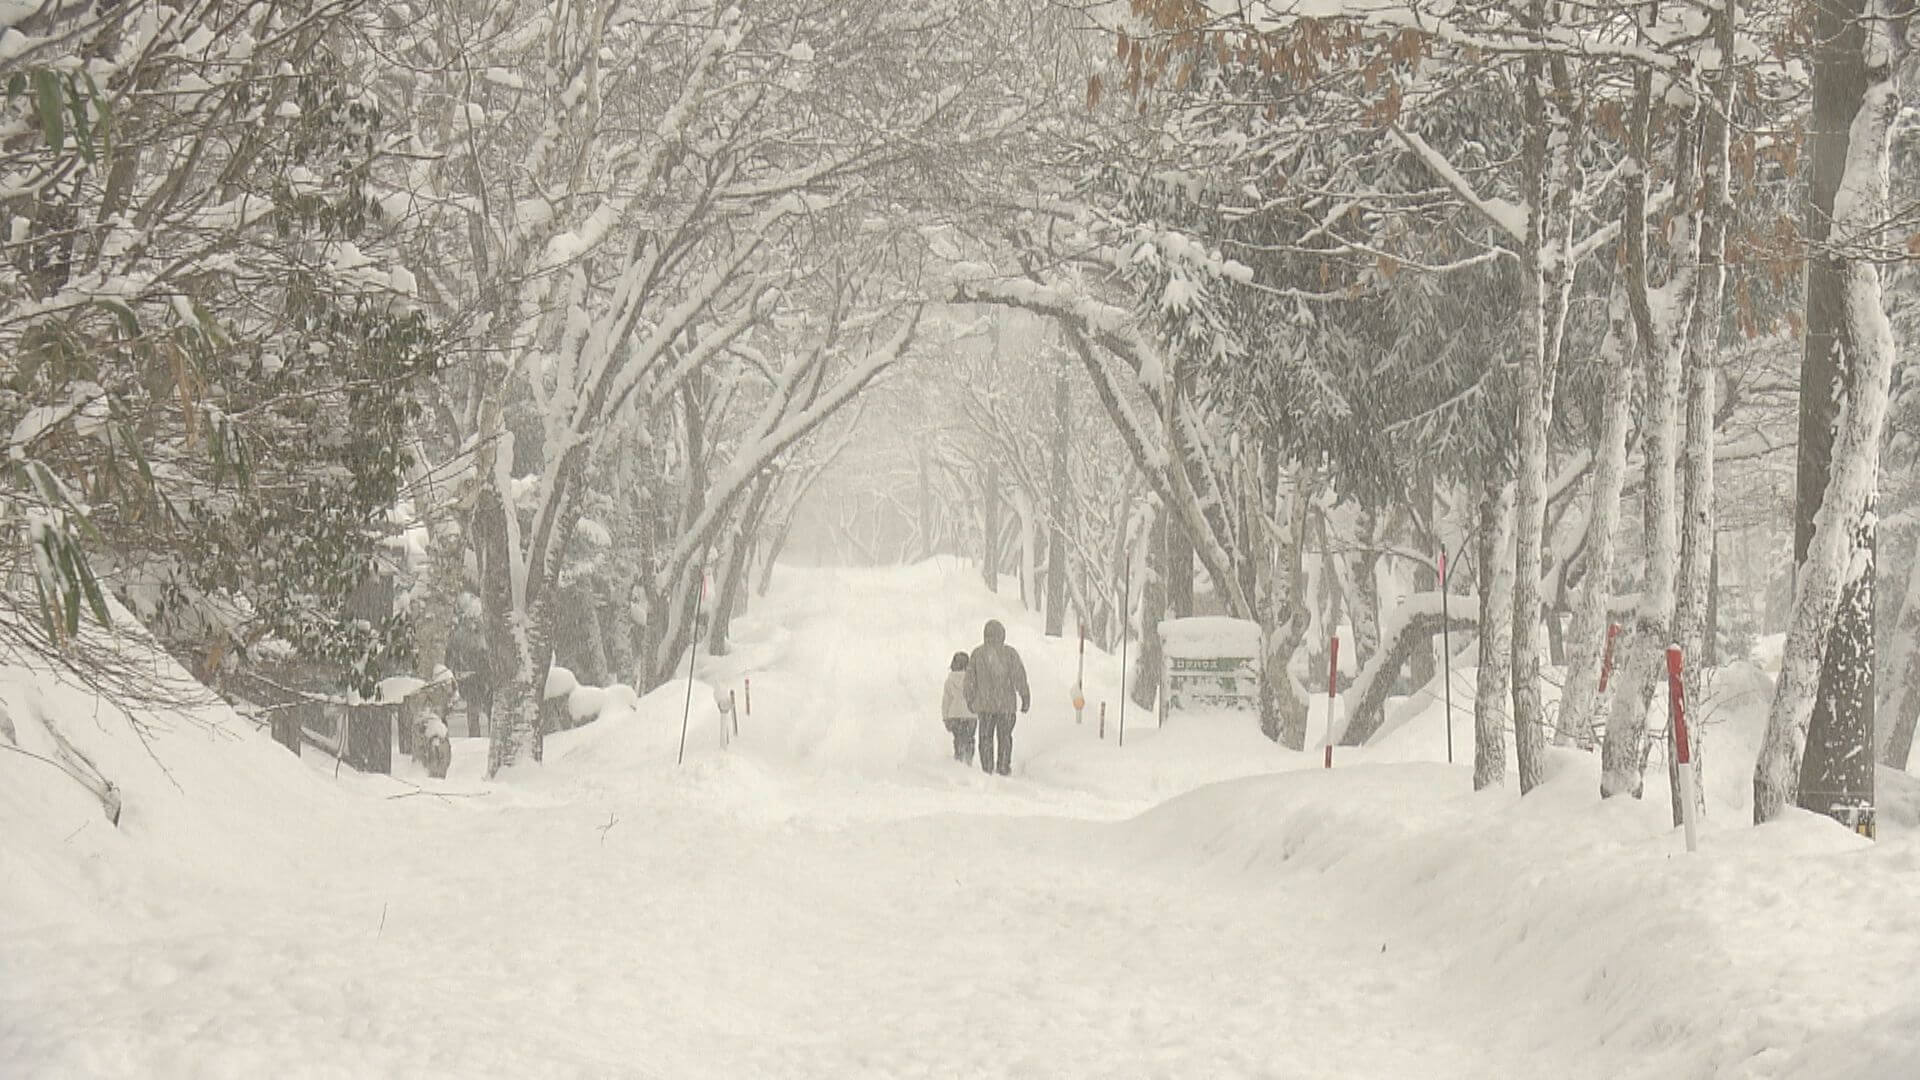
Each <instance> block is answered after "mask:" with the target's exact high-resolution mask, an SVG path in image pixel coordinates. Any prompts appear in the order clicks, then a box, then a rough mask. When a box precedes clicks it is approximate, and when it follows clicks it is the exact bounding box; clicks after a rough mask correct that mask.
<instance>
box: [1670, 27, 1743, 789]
mask: <svg viewBox="0 0 1920 1080" xmlns="http://www.w3.org/2000/svg"><path fill="white" fill-rule="evenodd" d="M1737 2H1738V0H1726V4H1725V7H1724V8H1722V10H1720V11H1719V12H1716V13H1714V15H1713V28H1714V39H1715V41H1716V42H1717V43H1718V45H1719V47H1720V49H1721V55H1722V56H1732V55H1734V52H1733V49H1734V45H1735V42H1734V21H1735V19H1736V18H1737V6H1736V5H1737ZM1709 86H1710V88H1711V91H1712V96H1713V102H1712V104H1710V105H1709V106H1708V107H1707V109H1706V115H1705V117H1704V119H1703V124H1704V129H1703V131H1702V134H1701V140H1700V151H1701V162H1702V172H1701V177H1702V180H1703V181H1704V186H1705V188H1706V205H1705V206H1704V207H1703V208H1702V210H1701V214H1700V271H1699V275H1700V276H1699V280H1698V283H1697V285H1696V287H1695V290H1696V291H1695V294H1694V298H1695V302H1696V305H1697V306H1696V309H1695V311H1694V315H1693V322H1692V326H1691V327H1690V333H1691V341H1690V343H1689V346H1688V349H1687V357H1686V394H1687V403H1686V417H1687V419H1686V453H1685V455H1684V462H1683V465H1682V472H1683V474H1684V484H1683V487H1682V493H1683V495H1684V497H1685V500H1686V502H1685V509H1684V512H1683V515H1682V518H1681V535H1680V576H1679V594H1678V596H1677V597H1676V599H1675V605H1674V613H1673V622H1674V628H1673V637H1674V640H1675V641H1677V642H1678V643H1679V645H1680V649H1681V654H1682V656H1683V657H1684V660H1685V664H1684V668H1683V672H1682V687H1683V692H1684V694H1685V697H1686V701H1687V703H1688V704H1689V705H1694V706H1697V705H1698V704H1699V702H1700V700H1701V694H1700V691H1701V688H1702V687H1703V686H1704V685H1705V681H1704V673H1705V672H1706V671H1707V664H1708V657H1707V642H1708V637H1707V635H1708V632H1709V631H1708V625H1707V623H1708V620H1707V609H1708V606H1709V604H1710V603H1711V600H1712V586H1713V529H1714V524H1713V452H1714V437H1713V414H1714V381H1715V379H1716V378H1717V377H1718V372H1719V365H1720V327H1721V310H1720V306H1721V302H1722V299H1723V297H1724V296H1725V291H1726V279H1727V273H1726V246H1727V244H1726V240H1727V222H1728V221H1729V220H1730V219H1731V217H1732V214H1733V200H1732V197H1731V193H1730V191H1729V189H1728V183H1729V179H1728V176H1729V167H1730V166H1729V161H1728V151H1729V126H1728V123H1727V117H1728V116H1730V115H1731V114H1732V111H1733V74H1732V72H1731V70H1730V69H1729V68H1727V67H1725V66H1723V67H1721V68H1720V69H1719V71H1718V72H1717V73H1715V74H1714V75H1713V76H1712V78H1711V80H1710V81H1709ZM1693 714H1694V715H1695V716H1698V715H1700V712H1699V710H1698V708H1695V709H1694V710H1693ZM1703 726H1704V725H1702V724H1698V723H1695V724H1693V725H1691V726H1690V727H1689V728H1688V730H1687V735H1688V738H1687V743H1688V748H1687V749H1688V758H1689V760H1690V761H1691V762H1692V768H1693V771H1694V781H1695V782H1694V785H1693V791H1694V804H1695V809H1696V810H1698V811H1699V812H1700V813H1701V814H1702V815H1704V814H1705V812H1706V797H1705V794H1704V793H1705V791H1706V785H1705V784H1704V783H1702V782H1701V781H1700V772H1701V770H1702V768H1703V761H1702V757H1701V753H1700V736H1701V729H1702V728H1703ZM1675 747H1676V750H1677V743H1676V744H1675ZM1667 774H1668V790H1669V793H1670V794H1671V797H1672V801H1673V823H1674V824H1675V825H1679V824H1681V823H1682V821H1683V820H1684V814H1683V810H1682V806H1681V800H1682V799H1683V798H1684V789H1683V788H1682V786H1681V783H1680V767H1679V758H1678V754H1677V752H1674V753H1669V755H1668V758H1667Z"/></svg>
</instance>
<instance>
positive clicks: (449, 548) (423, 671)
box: [407, 496, 467, 758]
mask: <svg viewBox="0 0 1920 1080" xmlns="http://www.w3.org/2000/svg"><path fill="white" fill-rule="evenodd" d="M422 498H425V499H427V501H429V502H431V501H433V500H432V499H431V498H430V497H427V496H422ZM450 501H451V500H449V502H450ZM454 515H455V511H454V509H453V508H452V507H451V506H437V507H434V508H432V509H431V510H429V511H428V512H427V515H426V516H427V521H428V524H427V576H426V580H425V582H424V583H423V585H424V588H422V589H420V590H418V591H416V592H415V593H414V599H413V658H414V674H415V675H417V676H419V677H420V678H421V679H424V680H426V681H427V683H428V684H429V685H428V687H426V688H425V689H422V690H421V691H420V692H419V694H418V695H417V696H416V697H415V698H414V699H413V706H412V708H411V709H409V710H408V712H407V715H408V716H410V717H413V718H415V722H414V728H415V732H414V734H417V733H418V729H419V726H420V724H421V723H422V722H424V720H425V718H426V717H427V716H428V715H434V716H445V715H446V712H447V706H448V704H449V703H451V702H452V701H453V678H452V675H451V673H449V674H448V677H447V679H446V680H445V681H444V682H437V681H436V680H437V679H438V678H439V674H440V672H441V671H443V670H444V669H445V668H446V666H447V644H448V642H449V641H451V640H452V638H453V618H454V609H455V607H456V606H457V605H458V604H459V601H460V586H461V584H462V581H463V579H464V577H465V572H466V565H465V564H466V553H467V545H466V538H465V536H464V535H463V534H462V532H461V529H460V524H459V521H458V520H457V518H456V517H455V516H454ZM421 744H422V740H420V739H412V741H411V744H410V745H411V746H412V748H413V755H414V757H415V758H418V757H419V754H420V750H421Z"/></svg>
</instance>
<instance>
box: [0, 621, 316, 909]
mask: <svg viewBox="0 0 1920 1080" xmlns="http://www.w3.org/2000/svg"><path fill="white" fill-rule="evenodd" d="M121 614H124V613H121ZM128 622H129V623H130V619H129V620H128ZM116 640H117V642H118V647H119V648H120V649H122V650H123V653H124V655H125V656H126V657H128V658H129V659H130V660H131V661H133V662H137V663H138V664H139V665H141V666H143V667H146V668H147V669H148V670H149V672H150V675H149V688H150V690H151V692H152V693H153V694H154V695H155V697H156V698H165V699H169V700H170V701H171V704H170V705H169V706H167V707H149V708H143V709H140V710H138V712H137V714H133V715H130V714H129V713H128V712H127V711H126V710H123V709H122V708H120V707H119V706H117V705H115V704H113V703H112V702H111V701H108V700H107V699H105V698H103V697H102V696H100V695H99V694H96V693H94V692H93V691H91V690H89V689H87V688H86V687H84V686H82V685H80V684H79V683H78V682H77V681H76V680H74V679H73V678H72V677H71V675H68V674H66V673H63V672H61V671H58V670H56V669H54V668H51V667H49V666H48V665H46V664H44V663H42V662H35V661H29V660H26V659H24V658H20V657H15V658H13V659H12V660H11V661H5V662H0V710H3V711H4V713H5V716H6V718H7V720H8V724H9V726H10V729H11V731H12V733H13V742H12V748H9V749H8V750H6V751H4V752H0V829H4V832H5V835H6V837H7V842H6V843H5V844H0V882H3V883H4V892H5V899H6V902H5V903H4V904H0V927H6V928H9V929H12V930H18V929H20V928H22V927H24V926H28V925H33V924H35V923H38V922H41V921H60V922H71V921H74V920H78V919H104V918H107V917H109V916H110V914H111V913H113V912H115V911H121V910H125V909H129V908H132V909H138V910H151V909H150V907H149V905H151V904H153V903H154V902H155V901H156V899H157V898H158V897H160V896H163V895H165V894H166V893H167V892H168V890H167V889H165V888H148V887H147V886H148V885H150V884H151V883H152V879H154V878H156V877H166V878H178V877H179V876H180V875H182V874H187V873H193V874H206V875H209V876H210V877H212V878H213V879H215V880H222V881H224V880H234V881H245V880H264V879H270V878H273V877H278V876H285V875H298V874H300V873H301V872H302V868H303V866H305V865H307V864H308V863H309V861H310V860H308V859H307V858H306V857H305V856H304V855H303V854H302V849H303V848H310V847H311V846H312V845H315V844H319V845H328V844H332V843H335V842H336V840H335V838H336V837H338V836H339V835H340V833H339V830H338V828H337V823H338V822H339V820H340V815H341V814H343V813H346V812H348V811H349V810H350V809H351V807H352V805H353V800H351V799H348V798H345V797H344V796H343V794H342V793H341V792H340V791H339V790H337V789H335V788H334V787H333V785H330V784H328V783H327V782H326V781H325V780H324V778H323V777H321V776H320V775H318V774H317V773H316V772H315V771H314V770H313V769H311V768H307V767H304V766H303V765H302V764H301V762H300V761H299V759H297V758H295V757H294V756H293V755H292V754H290V753H289V752H288V751H287V750H286V748H284V747H282V746H279V745H278V744H276V743H274V742H273V741H272V739H271V738H270V737H269V736H268V735H267V734H266V733H265V732H264V731H263V730H262V729H261V728H260V726H259V725H257V724H255V723H254V722H253V721H250V720H248V719H246V718H245V717H242V716H240V715H239V714H237V713H235V712H234V711H233V710H232V709H231V708H229V707H228V706H227V705H225V704H224V703H222V702H221V701H219V700H218V699H217V698H215V697H214V696H213V695H212V694H210V693H209V692H207V691H206V690H205V689H204V688H203V687H201V686H200V685H199V684H198V683H196V682H194V681H193V679H192V678H191V677H190V676H189V675H188V674H187V673H186V671H185V670H184V669H182V668H181V667H180V666H179V665H178V664H176V663H175V662H174V661H173V659H172V658H171V657H169V656H168V655H167V654H166V653H165V651H164V650H162V649H160V648H159V646H158V645H157V644H155V643H154V642H153V641H152V639H151V638H150V637H148V636H147V635H146V634H145V632H144V631H143V630H141V629H140V628H139V627H138V626H137V624H134V625H123V626H121V627H120V628H119V629H118V637H117V639H116ZM15 749H17V750H19V751H23V752H14V750H15ZM96 776H97V777H98V778H104V780H106V781H110V782H112V784H113V785H115V788H116V789H117V790H116V795H117V798H118V800H119V803H120V814H119V823H118V825H117V826H116V825H114V824H113V823H112V822H110V821H109V820H108V819H107V816H106V814H105V813H104V812H103V808H102V804H101V800H100V799H99V797H98V796H97V794H96V793H95V792H94V791H92V790H89V788H88V786H87V784H86V781H87V780H88V779H90V778H93V777H96Z"/></svg>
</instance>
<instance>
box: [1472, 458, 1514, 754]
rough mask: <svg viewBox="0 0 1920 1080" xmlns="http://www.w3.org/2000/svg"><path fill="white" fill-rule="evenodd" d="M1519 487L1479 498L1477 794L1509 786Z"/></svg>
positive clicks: (1497, 483) (1507, 484) (1503, 486)
mask: <svg viewBox="0 0 1920 1080" xmlns="http://www.w3.org/2000/svg"><path fill="white" fill-rule="evenodd" d="M1513 519H1514V484H1513V482H1512V481H1510V480H1507V479H1505V478H1498V479H1495V480H1492V481H1490V482H1489V484H1488V487H1487V490H1486V492H1485V493H1484V494H1483V495H1482V496H1481V500H1480V552H1479V555H1480V560H1479V562H1480V567H1479V569H1480V660H1479V664H1480V670H1479V672H1478V674H1477V675H1476V677H1475V682H1474V689H1473V790H1475V791H1479V790H1482V789H1483V788H1489V787H1496V786H1498V785H1501V784H1504V783H1506V782H1507V702H1508V685H1507V684H1508V678H1509V675H1510V668H1509V665H1510V664H1511V663H1512V662H1513V640H1512V635H1513V574H1514V565H1515V562H1514V559H1513V557H1512V556H1511V555H1510V554H1509V553H1510V552H1511V551H1512V550H1513Z"/></svg>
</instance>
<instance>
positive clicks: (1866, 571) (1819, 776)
mask: <svg viewBox="0 0 1920 1080" xmlns="http://www.w3.org/2000/svg"><path fill="white" fill-rule="evenodd" d="M1836 7H1837V6H1836ZM1885 9H1886V4H1885V3H1884V0H1855V2H1853V3H1850V4H1848V5H1846V7H1845V9H1843V10H1835V8H1834V7H1822V8H1820V9H1818V15H1817V20H1816V25H1815V41H1816V45H1815V56H1814V63H1813V72H1814V75H1813V79H1814V107H1813V115H1814V124H1813V132H1812V135H1813V139H1814V145H1815V149H1814V158H1813V160H1814V180H1813V185H1812V192H1811V196H1812V207H1811V214H1810V217H1811V222H1810V224H1811V228H1810V230H1809V231H1810V232H1811V234H1812V237H1813V242H1814V243H1815V244H1816V245H1817V246H1816V248H1815V250H1814V253H1813V257H1812V258H1810V260H1809V262H1808V270H1807V277H1808V281H1807V345H1806V353H1805V358H1804V360H1803V365H1802V377H1801V384H1802V385H1801V391H1800V392H1801V413H1800V419H1801V425H1800V449H1799V452H1800V487H1799V492H1798V499H1797V506H1796V511H1795V524H1796V526H1797V528H1796V536H1795V540H1796V545H1795V546H1796V555H1797V557H1798V567H1799V573H1798V579H1799V585H1798V589H1797V590H1796V592H1795V595H1794V611H1793V621H1792V623H1791V625H1790V626H1789V627H1788V630H1787V643H1786V648H1785V650H1784V652H1783V653H1782V656H1781V668H1780V678H1779V680H1778V682H1777V683H1776V684H1775V688H1774V696H1773V703H1772V706H1771V708H1770V709H1769V710H1768V713H1767V732H1766V737H1765V741H1764V742H1763V743H1762V745H1761V749H1760V758H1759V761H1758V762H1757V763H1756V764H1755V767H1754V778H1753V816H1754V821H1755V822H1765V821H1770V820H1772V819H1773V818H1774V817H1777V816H1778V815H1779V813H1780V811H1781V809H1782V808H1783V807H1785V806H1786V805H1787V804H1788V802H1789V801H1792V800H1793V799H1794V798H1795V796H1796V794H1797V796H1798V800H1799V803H1800V805H1802V806H1805V807H1807V808H1808V809H1811V810H1815V811H1817V812H1820V813H1825V814H1830V815H1832V816H1834V817H1837V818H1841V819H1843V820H1845V819H1847V818H1848V817H1853V816H1856V815H1865V816H1864V817H1863V818H1862V820H1861V821H1860V824H1862V825H1864V826H1865V827H1866V828H1868V829H1869V830H1870V829H1871V827H1872V820H1871V816H1870V815H1871V812H1872V806H1873V754H1872V750H1873V742H1872V739H1873V707H1874V699H1873V630H1872V602H1873V550H1874V548H1873V539H1874V518H1873V496H1874V486H1875V483H1876V482H1877V479H1878V472H1879V464H1880V437H1881V428H1882V427H1883V425H1884V423H1885V420H1886V412H1887V393H1888V384H1889V382H1890V380H1891V375H1892V369H1893V358H1894V339H1893V328H1892V326H1891V325H1890V324H1889V323H1888V320H1887V315H1886V309H1885V308H1884V306H1883V305H1882V302H1881V294H1880V273H1879V269H1878V267H1877V265H1876V263H1875V262H1874V261H1873V259H1872V258H1871V257H1870V253H1869V252H1868V251H1866V250H1864V249H1865V248H1866V246H1867V245H1869V244H1871V243H1872V242H1873V238H1874V236H1875V235H1876V233H1877V232H1878V230H1879V229H1880V228H1881V226H1882V223H1883V222H1884V221H1885V215H1886V212H1887V193H1888V170H1889V165H1890V157H1891V154H1890V150H1891V139H1892V131H1893V124H1894V120H1895V118H1896V117H1897V116H1898V115H1899V111H1900V94H1899V87H1898V84H1897V83H1896V81H1895V72H1896V71H1897V61H1898V60H1899V58H1900V57H1899V55H1898V53H1900V52H1903V51H1904V45H1903V44H1902V43H1901V42H1899V41H1898V40H1897V39H1895V38H1894V37H1892V36H1891V35H1890V34H1889V32H1888V28H1889V26H1891V25H1892V22H1891V19H1890V17H1889V15H1890V13H1889V12H1888V11H1887V10H1885ZM1869 15H1871V16H1873V19H1872V20H1869V19H1868V18H1866V16H1869ZM1796 788H1797V791H1796Z"/></svg>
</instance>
